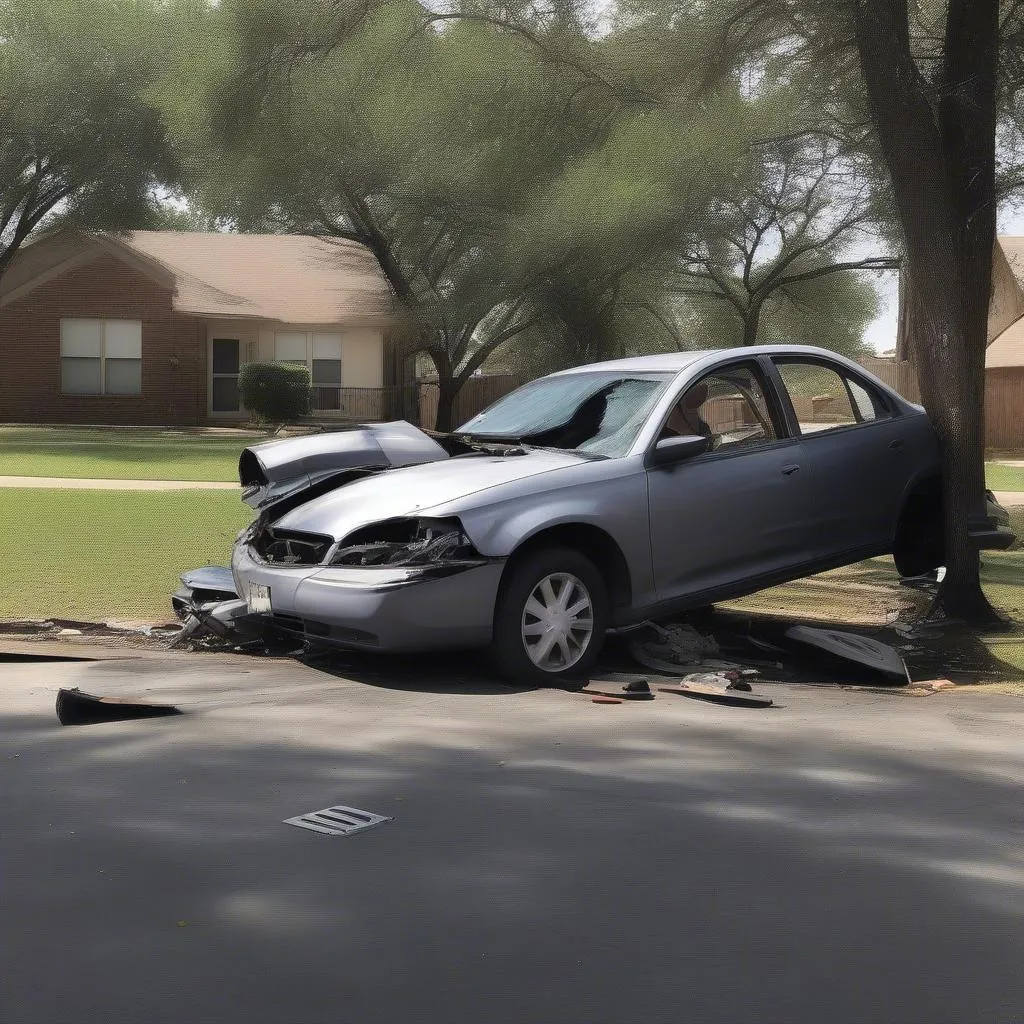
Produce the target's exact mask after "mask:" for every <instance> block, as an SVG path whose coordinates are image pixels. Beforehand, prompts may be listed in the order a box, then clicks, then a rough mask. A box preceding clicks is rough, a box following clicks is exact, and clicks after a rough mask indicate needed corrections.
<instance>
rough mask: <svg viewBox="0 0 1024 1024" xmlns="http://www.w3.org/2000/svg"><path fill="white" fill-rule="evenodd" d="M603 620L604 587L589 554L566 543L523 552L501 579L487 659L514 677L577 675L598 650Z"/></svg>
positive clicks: (546, 680) (549, 679)
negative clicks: (502, 579) (569, 546)
mask: <svg viewBox="0 0 1024 1024" xmlns="http://www.w3.org/2000/svg"><path fill="white" fill-rule="evenodd" d="M607 626H608V594H607V589H606V588H605V584H604V580H603V579H602V578H601V574H600V572H598V570H597V568H596V567H595V565H594V564H593V562H591V561H590V559H588V558H587V557H586V556H584V555H581V554H580V553H579V552H578V551H573V550H572V549H571V548H543V549H540V550H537V551H533V552H529V553H527V554H524V555H523V556H521V557H520V558H518V559H516V560H515V561H514V562H513V563H512V564H511V565H510V566H509V569H508V573H507V576H506V578H505V580H504V581H503V582H502V587H501V593H500V594H499V597H498V605H497V608H496V610H495V615H494V632H493V637H492V640H491V647H490V652H489V653H490V656H491V661H492V663H493V664H494V666H495V668H496V669H497V670H498V671H499V672H500V673H501V674H502V675H504V676H506V677H508V678H510V679H513V680H516V681H517V682H530V683H534V684H539V685H544V684H551V683H558V682H561V681H563V680H565V679H571V678H575V677H579V676H583V675H586V674H587V673H588V672H589V671H590V669H591V668H593V666H594V663H595V662H596V661H597V658H598V655H599V654H600V653H601V648H602V646H603V645H604V634H605V630H606V629H607Z"/></svg>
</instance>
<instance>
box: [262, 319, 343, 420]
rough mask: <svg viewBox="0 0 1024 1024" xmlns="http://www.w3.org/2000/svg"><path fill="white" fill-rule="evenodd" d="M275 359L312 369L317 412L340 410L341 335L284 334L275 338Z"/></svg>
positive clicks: (314, 403)
mask: <svg viewBox="0 0 1024 1024" xmlns="http://www.w3.org/2000/svg"><path fill="white" fill-rule="evenodd" d="M274 358H275V359H276V360H277V361H278V362H280V363H300V364H302V365H303V366H308V367H309V374H310V377H311V379H312V383H313V410H314V411H315V412H330V411H332V410H333V411H337V410H340V409H341V335H340V334H322V333H313V334H305V333H301V332H292V331H289V332H282V333H280V334H278V335H277V337H276V338H275V342H274Z"/></svg>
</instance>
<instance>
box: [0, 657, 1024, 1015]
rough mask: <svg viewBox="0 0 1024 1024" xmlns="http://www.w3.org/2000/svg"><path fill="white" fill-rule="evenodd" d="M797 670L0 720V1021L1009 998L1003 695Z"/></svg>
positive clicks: (1009, 863) (1012, 800)
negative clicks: (329, 828) (736, 693)
mask: <svg viewBox="0 0 1024 1024" xmlns="http://www.w3.org/2000/svg"><path fill="white" fill-rule="evenodd" d="M442 669H443V666H440V667H438V668H437V670H436V671H437V672H438V674H439V676H440V677H444V676H445V673H444V671H443V670H442ZM431 671H434V670H431ZM374 685H375V684H374ZM426 685H427V686H428V687H429V685H430V683H429V682H428V683H427V684H426ZM416 689H419V687H417V688H416ZM469 692H470V693H475V692H476V691H469ZM499 697H500V698H502V699H500V700H496V699H494V698H499ZM819 697H820V693H816V694H815V695H809V696H807V697H805V698H803V702H802V703H800V705H799V708H797V709H796V710H800V709H802V711H801V713H800V714H789V713H787V714H786V715H780V716H769V717H765V716H746V715H744V716H742V717H738V716H736V715H735V713H734V712H731V711H729V710H728V709H714V708H708V707H705V706H700V707H699V709H698V708H697V707H696V706H694V705H692V704H690V702H683V703H685V704H687V705H688V706H687V708H686V709H683V708H681V707H679V706H677V705H674V704H668V705H662V704H661V703H660V702H656V703H655V705H641V706H635V707H628V708H617V709H614V711H612V712H608V713H606V712H605V711H603V710H601V709H597V708H593V707H591V706H590V705H581V704H576V703H574V701H575V700H576V698H572V697H568V696H566V695H564V694H552V693H544V692H537V693H532V694H527V695H525V696H524V697H523V698H522V699H521V701H519V702H516V703H514V704H509V702H507V701H506V700H504V699H503V698H504V691H500V692H499V691H495V692H494V693H490V694H481V695H480V697H479V699H475V698H474V699H472V700H463V699H461V697H459V696H454V697H445V698H444V699H443V700H438V701H437V702H436V703H432V704H431V705H429V706H425V705H424V702H422V701H418V700H416V699H415V698H414V697H410V696H409V695H408V694H406V693H403V692H402V691H401V690H400V689H397V690H382V689H377V688H374V689H373V690H372V691H371V690H363V689H361V688H356V689H355V690H354V691H353V694H352V698H351V700H349V701H348V702H346V704H345V705H344V706H340V705H331V706H327V705H323V704H317V705H312V704H310V705H306V706H300V705H297V704H296V705H282V706H278V707H275V708H273V709H267V708H258V709H257V708H245V707H238V708H232V709H229V710H228V711H226V712H224V713H221V714H218V715H216V716H214V715H211V716H206V717H200V718H193V719H188V718H182V719H177V720H164V721H159V722H157V721H154V722H137V723H124V724H120V725H113V726H96V727H94V728H92V729H90V730H73V731H69V730H63V731H62V730H60V729H59V727H58V726H57V725H56V723H54V722H52V720H44V719H43V718H42V716H41V715H35V714H26V715H20V716H12V715H3V716H0V736H2V737H3V740H2V746H3V750H4V757H5V763H4V771H3V773H2V775H0V802H2V805H3V807H4V810H5V813H4V820H5V825H4V829H3V835H2V838H0V843H2V849H3V861H4V867H5V871H4V877H5V880H6V882H7V884H6V885H5V913H4V915H3V918H2V921H0V934H2V935H3V939H2V942H3V948H4V949H5V954H6V955H5V961H6V963H5V966H6V971H5V975H6V977H5V993H4V995H3V1004H4V1006H5V1010H6V1012H5V1018H6V1019H9V1020H31V1021H33V1022H34V1024H49V1022H55V1024H56V1022H61V1024H64V1022H66V1021H69V1020H85V1019H94V1020H101V1019H103V1020H112V1021H113V1020H118V1021H120V1020H124V1021H129V1020H132V1021H134V1020H146V1021H147V1022H149V1024H165V1022H166V1024H170V1022H172V1021H173V1022H180V1021H185V1020H232V1021H236V1020H237V1021H246V1022H247V1024H262V1022H267V1024H270V1022H274V1024H277V1022H280V1021H281V1020H289V1021H302V1022H304V1024H318V1022H327V1021H337V1020H344V1021H352V1022H363V1021H366V1022H369V1021H373V1022H374V1024H381V1022H386V1024H390V1022H395V1024H398V1022H402V1024H406V1022H408V1021H412V1020H415V1021H423V1022H431V1024H433V1022H437V1024H455V1022H470V1021H472V1022H477V1021H486V1022H488V1024H505V1022H508V1024H522V1022H527V1021H538V1022H547V1021H559V1022H580V1024H583V1022H586V1024H605V1022H606V1024H626V1022H629V1024H634V1022H635V1024H647V1022H662V1021H664V1022H666V1024H669V1022H671V1024H678V1022H679V1021H681V1020H688V1021H700V1022H702V1024H705V1022H722V1024H726V1022H727V1024H737V1022H747V1021H750V1022H753V1021H756V1022H758V1024H772V1022H778V1024H783V1022H786V1024H789V1022H796V1024H799V1022H805V1021H806V1022H812V1021H813V1022H817V1021H822V1020H827V1021H828V1022H829V1024H844V1022H850V1024H853V1022H858V1024H863V1022H866V1021H886V1022H899V1024H910V1022H921V1024H925V1022H927V1024H943V1022H961V1021H971V1022H979V1024H980V1022H985V1024H995V1022H1010V1021H1014V1022H1016V1021H1019V1020H1020V1019H1022V1017H1024V976H1022V974H1021V972H1020V969H1019V956H1018V951H1019V949H1020V943H1021V941H1022V939H1024V913H1022V912H1024V860H1022V857H1021V854H1020V844H1019V839H1020V826H1021V824H1022V818H1021V810H1020V806H1021V805H1020V783H1021V779H1022V777H1024V751H1022V749H1021V747H1020V745H1019V743H1017V742H1016V739H1015V738H1016V737H1017V736H1018V735H1019V732H1018V731H1019V721H1020V720H1019V717H1014V716H1013V715H1012V714H1004V713H996V712H994V711H991V710H986V709H991V708H1004V707H1007V706H1009V705H1006V704H998V703H997V704H987V705H985V704H979V703H975V704H971V705H967V706H961V707H960V708H957V706H956V705H955V704H954V703H953V701H954V700H955V699H957V698H949V699H948V701H947V704H946V705H945V710H943V711H936V710H934V709H936V708H938V707H939V705H938V703H937V702H936V703H932V702H928V703H927V705H925V702H900V704H899V705H898V706H899V707H900V708H901V709H914V711H913V714H911V712H910V711H909V710H908V712H907V714H908V715H910V717H909V718H907V719H906V720H905V721H904V723H903V729H904V731H903V732H901V731H900V730H899V728H897V727H896V726H895V725H894V721H893V719H894V715H893V713H892V710H891V709H892V708H893V706H894V705H893V704H892V703H891V698H888V697H881V698H879V699H878V700H877V701H875V702H870V701H864V700H862V701H861V702H860V703H858V704H855V705H854V710H853V712H852V713H851V712H850V711H849V705H848V704H847V705H844V704H841V703H840V702H839V698H840V697H842V698H844V699H845V700H847V701H849V700H850V698H848V697H846V696H845V695H842V694H835V695H832V694H829V695H827V700H831V701H832V704H831V705H829V706H827V707H825V708H824V709H822V708H821V707H820V706H819V705H820V700H819ZM648 708H655V710H657V712H658V714H653V713H651V712H649V711H646V710H645V709H648ZM843 708H846V709H847V711H846V712H845V715H846V717H843V715H844V712H843ZM611 714H615V715H616V716H617V717H616V718H615V719H614V720H613V719H611V718H610V717H609V716H610V715H611ZM858 719H860V721H858ZM26 725H29V726H30V727H28V728H27V727H26ZM901 737H902V739H901ZM336 802H337V803H345V804H349V805H352V806H356V807H360V808H364V809H366V810H371V811H375V812H379V813H382V814H387V815H393V816H394V818H395V820H394V821H391V822H388V823H386V824H384V825H380V826H378V827H376V828H374V829H372V830H370V831H367V832H365V833H363V834H362V835H359V836H357V837H352V838H348V839H336V838H326V837H321V836H315V835H313V834H311V833H308V832H303V831H301V830H299V829H294V828H290V827H288V826H286V825H284V824H282V823H281V820H282V819H283V818H285V817H288V816H291V815H293V814H298V813H301V812H304V811H308V810H312V809H315V808H319V807H324V806H327V805H329V804H331V803H336ZM55 965H59V970H55V969H54V967H55ZM98 979H106V980H105V981H104V982H103V983H102V984H100V983H98Z"/></svg>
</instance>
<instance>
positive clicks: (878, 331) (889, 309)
mask: <svg viewBox="0 0 1024 1024" xmlns="http://www.w3.org/2000/svg"><path fill="white" fill-rule="evenodd" d="M998 230H999V234H1001V235H1024V210H1016V211H1014V212H1012V213H1007V214H1005V215H1002V216H1000V218H999V228H998ZM874 276H875V287H876V288H877V289H878V296H879V300H880V304H881V309H880V311H879V314H878V317H877V318H876V319H875V321H874V322H873V323H872V324H871V325H870V326H869V327H868V329H867V331H866V332H865V334H864V340H865V341H866V342H867V344H868V345H870V346H871V348H873V349H874V350H875V351H876V352H885V351H887V350H888V349H892V348H895V347H896V314H897V312H898V309H897V307H898V305H899V303H898V295H897V292H898V284H897V281H898V277H897V275H896V273H895V272H892V273H885V274H881V273H880V274H875V275H874Z"/></svg>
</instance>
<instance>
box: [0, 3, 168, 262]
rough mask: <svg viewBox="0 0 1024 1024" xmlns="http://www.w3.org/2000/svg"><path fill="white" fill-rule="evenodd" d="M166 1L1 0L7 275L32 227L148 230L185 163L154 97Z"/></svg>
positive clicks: (1, 195) (0, 152)
mask: <svg viewBox="0 0 1024 1024" xmlns="http://www.w3.org/2000/svg"><path fill="white" fill-rule="evenodd" d="M169 18H170V14H169V10H168V9H167V8H166V7H165V6H164V5H163V4H160V3H159V2H158V0H105V2H104V3H95V2H93V0H51V2H47V3H40V2H39V0H2V2H0V274H2V272H3V270H4V268H5V267H6V265H7V264H8V262H9V261H10V260H11V259H12V258H13V256H14V254H15V253H16V252H17V251H18V248H19V247H20V246H21V244H22V243H23V242H24V241H25V240H26V239H27V238H29V237H30V236H31V235H32V233H33V232H34V231H37V230H39V229H42V228H44V227H46V226H55V225H57V224H73V225H77V226H82V227H87V228H92V227H98V228H104V229H114V230H117V229H120V228H134V227H144V226H146V223H147V220H148V218H149V215H150V210H151V195H152V193H153V190H154V189H155V187H156V186H157V185H158V184H161V183H164V184H166V183H172V182H173V181H174V180H175V179H176V177H177V166H176V162H175V160H174V159H173V157H172V155H171V154H170V151H169V149H168V146H167V144H166V139H165V133H164V127H163V123H162V119H161V116H160V114H159V112H158V111H157V109H156V108H155V107H154V106H153V104H152V103H151V102H150V100H149V98H148V95H147V93H148V90H149V89H150V87H151V86H152V85H153V84H154V83H155V82H156V80H157V78H158V76H159V74H160V72H161V69H162V54H163V53H164V52H165V50H166V33H167V30H168V25H169Z"/></svg>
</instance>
